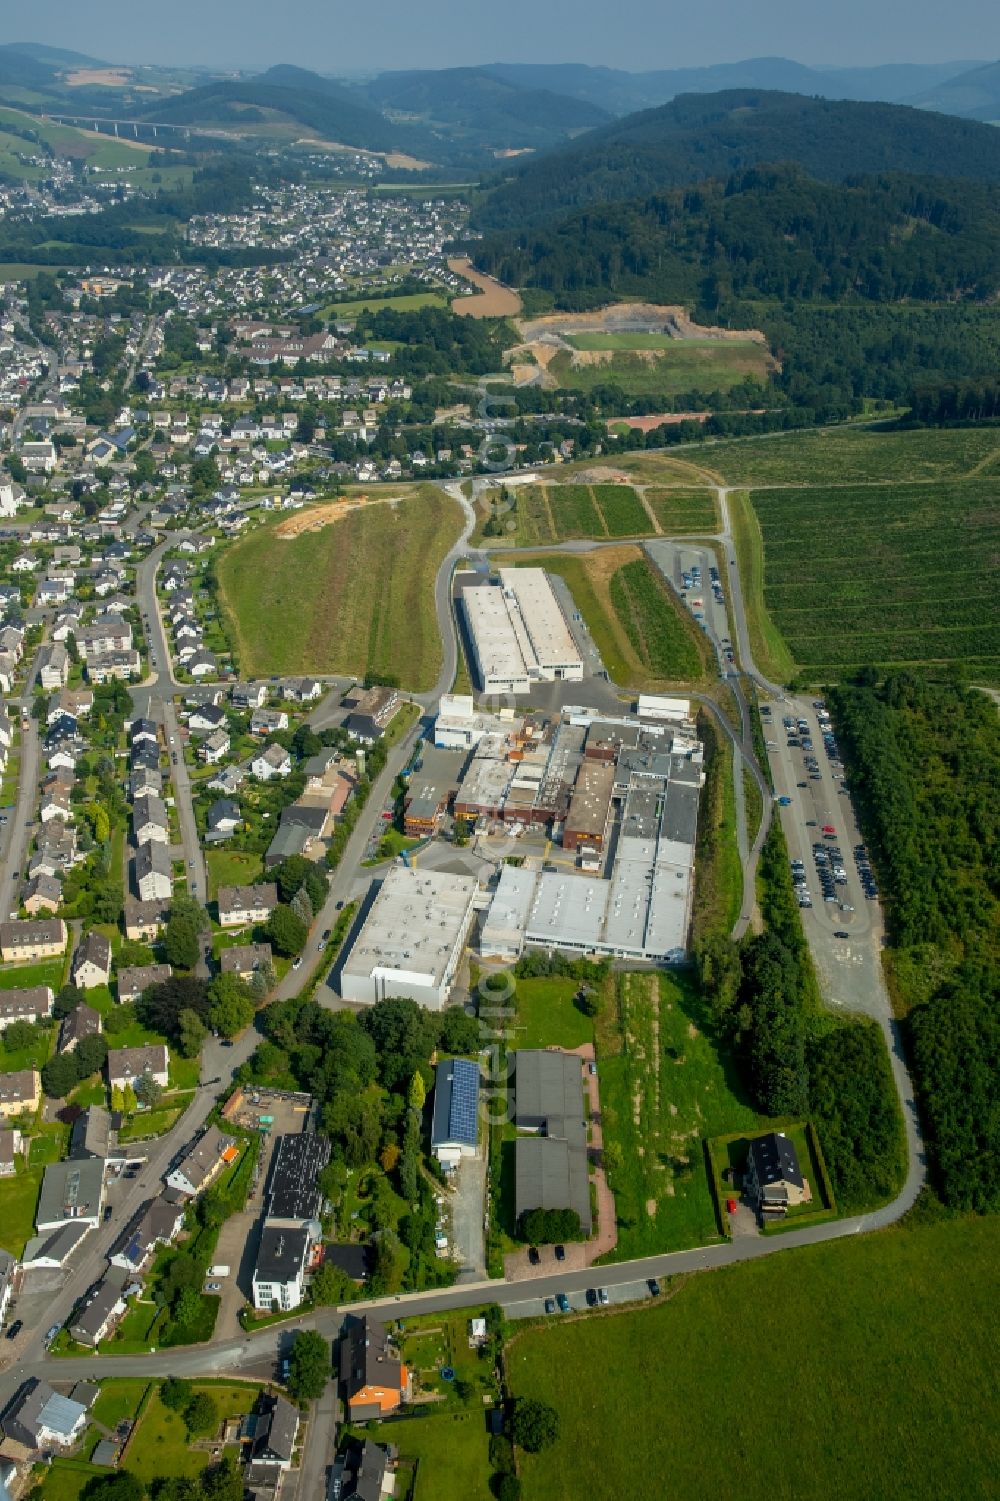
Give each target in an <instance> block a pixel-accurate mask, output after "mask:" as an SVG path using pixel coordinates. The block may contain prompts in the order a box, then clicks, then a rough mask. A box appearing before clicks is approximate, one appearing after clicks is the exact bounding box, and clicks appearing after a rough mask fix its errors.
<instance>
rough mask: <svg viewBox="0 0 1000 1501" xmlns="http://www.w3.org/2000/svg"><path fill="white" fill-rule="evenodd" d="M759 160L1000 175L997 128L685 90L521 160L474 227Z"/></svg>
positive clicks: (744, 93)
mask: <svg viewBox="0 0 1000 1501" xmlns="http://www.w3.org/2000/svg"><path fill="white" fill-rule="evenodd" d="M762 162H770V163H774V162H796V163H798V164H799V165H800V166H801V167H803V168H804V169H805V171H806V172H808V173H809V175H810V176H812V177H817V178H822V179H824V180H827V181H841V180H844V179H847V178H851V177H854V176H858V175H862V174H865V175H867V174H871V173H880V172H909V173H917V174H921V175H924V174H933V175H936V176H941V177H952V178H962V179H973V180H975V179H979V180H981V181H988V182H998V181H1000V131H997V130H994V129H993V128H991V127H990V126H988V125H980V124H977V123H974V122H972V121H968V120H958V119H954V118H952V117H951V116H948V115H938V114H932V113H930V112H929V111H923V110H913V109H907V108H904V107H903V106H902V105H898V104H863V103H857V102H853V101H845V100H839V101H835V100H829V99H809V98H806V97H805V96H803V95H801V94H783V93H776V92H770V91H767V90H750V89H740V90H735V89H733V90H729V91H727V92H726V93H721V94H685V95H682V96H681V97H680V98H677V99H674V100H673V101H672V102H671V103H670V104H667V105H664V106H663V108H661V109H653V110H645V111H643V112H642V113H641V114H637V115H630V116H629V117H628V118H627V119H625V120H621V121H619V122H616V123H615V124H614V125H610V126H607V127H605V128H603V129H600V130H595V131H590V132H588V133H587V134H586V135H584V136H580V137H578V138H577V139H576V140H574V141H573V142H571V143H570V144H569V145H566V146H563V147H561V148H560V149H559V150H557V151H552V152H549V153H548V154H547V155H545V156H544V157H539V158H538V159H537V160H532V161H529V162H526V163H525V164H524V165H523V166H521V167H520V168H519V169H517V170H516V171H515V172H514V173H513V175H510V176H508V178H507V179H506V180H504V181H499V182H498V184H497V186H495V187H494V188H493V189H492V190H491V191H490V192H489V193H488V194H487V195H486V196H485V197H484V199H483V201H482V202H481V203H480V204H479V206H478V208H477V210H476V222H477V224H478V225H479V226H480V227H481V228H483V229H520V228H523V227H525V226H529V225H537V224H542V223H551V222H553V221H554V220H556V219H558V218H559V217H560V216H561V215H564V214H567V213H570V212H572V211H573V210H574V209H579V208H582V207H584V206H586V205H587V204H593V203H605V204H607V203H621V202H624V201H627V200H629V199H638V198H644V197H647V196H649V195H650V194H654V193H662V192H663V191H664V190H665V189H667V188H671V187H677V186H679V185H682V184H687V183H693V182H698V181H702V180H704V179H706V178H726V177H729V176H732V174H734V173H739V172H743V171H744V170H745V169H746V168H747V167H752V166H757V165H759V164H760V163H762Z"/></svg>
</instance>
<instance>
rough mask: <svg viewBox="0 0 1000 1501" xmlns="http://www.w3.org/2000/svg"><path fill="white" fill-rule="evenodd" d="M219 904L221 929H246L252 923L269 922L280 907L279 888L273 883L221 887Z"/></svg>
mask: <svg viewBox="0 0 1000 1501" xmlns="http://www.w3.org/2000/svg"><path fill="white" fill-rule="evenodd" d="M218 903H219V924H220V926H221V927H223V928H246V927H249V925H250V924H251V923H258V922H267V919H268V918H269V917H270V915H271V913H272V912H273V911H274V909H275V907H276V906H277V905H278V888H277V886H276V885H275V884H274V882H273V881H265V882H261V883H260V884H259V885H257V886H220V887H219V896H218Z"/></svg>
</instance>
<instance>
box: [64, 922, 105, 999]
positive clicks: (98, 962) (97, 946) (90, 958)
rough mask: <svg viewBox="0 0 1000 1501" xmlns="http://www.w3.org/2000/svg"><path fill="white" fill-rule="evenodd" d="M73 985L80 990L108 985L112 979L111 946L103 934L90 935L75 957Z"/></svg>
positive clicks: (83, 941)
mask: <svg viewBox="0 0 1000 1501" xmlns="http://www.w3.org/2000/svg"><path fill="white" fill-rule="evenodd" d="M72 978H73V984H74V985H76V986H77V987H78V988H79V989H80V990H92V989H93V988H94V986H95V985H107V983H108V981H109V980H110V979H111V944H110V942H109V941H108V939H107V938H105V936H104V934H103V933H88V934H87V936H86V937H85V938H84V939H82V940H81V942H80V946H79V948H78V949H77V951H76V953H75V954H74V955H73V968H72Z"/></svg>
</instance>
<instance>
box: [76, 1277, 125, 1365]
mask: <svg viewBox="0 0 1000 1501" xmlns="http://www.w3.org/2000/svg"><path fill="white" fill-rule="evenodd" d="M125 1308H126V1303H125V1294H124V1292H123V1290H122V1282H121V1278H120V1277H116V1276H114V1275H113V1274H109V1275H107V1276H105V1277H102V1279H101V1281H100V1282H99V1283H98V1284H97V1288H96V1290H95V1291H94V1293H93V1294H92V1296H91V1297H90V1299H89V1300H88V1301H87V1302H86V1303H84V1305H83V1307H82V1308H80V1309H78V1311H77V1313H76V1314H75V1316H74V1318H73V1320H72V1322H71V1324H70V1326H69V1332H70V1334H71V1336H72V1337H73V1339H75V1340H76V1342H77V1344H78V1345H89V1346H90V1347H91V1349H94V1348H95V1347H96V1346H97V1345H99V1344H100V1342H101V1340H103V1339H107V1337H108V1335H109V1334H110V1333H111V1331H112V1329H113V1328H114V1327H115V1325H116V1324H117V1322H118V1320H119V1319H120V1318H121V1316H122V1314H123V1313H124V1312H125Z"/></svg>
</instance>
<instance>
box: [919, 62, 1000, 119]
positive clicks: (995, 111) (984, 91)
mask: <svg viewBox="0 0 1000 1501" xmlns="http://www.w3.org/2000/svg"><path fill="white" fill-rule="evenodd" d="M908 102H909V103H910V104H914V105H916V107H917V108H918V109H934V110H942V111H943V112H944V113H945V114H949V115H962V116H964V117H965V118H966V119H968V120H1000V62H996V63H985V64H984V65H983V66H981V67H977V68H970V69H969V71H968V72H966V73H960V74H959V75H958V77H957V78H951V79H949V80H947V81H946V82H944V83H941V84H939V85H938V87H937V88H931V89H926V90H924V91H923V92H922V93H914V94H913V96H912V98H911V99H910V100H909V101H908Z"/></svg>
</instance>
